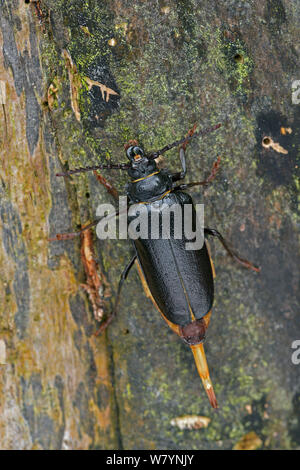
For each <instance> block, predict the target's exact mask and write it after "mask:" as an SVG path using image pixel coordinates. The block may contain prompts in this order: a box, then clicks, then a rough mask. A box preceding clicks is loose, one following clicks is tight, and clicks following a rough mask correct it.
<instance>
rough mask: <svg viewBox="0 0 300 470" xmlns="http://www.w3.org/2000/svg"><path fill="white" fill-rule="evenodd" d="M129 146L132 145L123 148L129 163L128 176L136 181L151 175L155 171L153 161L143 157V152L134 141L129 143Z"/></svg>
mask: <svg viewBox="0 0 300 470" xmlns="http://www.w3.org/2000/svg"><path fill="white" fill-rule="evenodd" d="M130 144H132V145H129V146H126V147H125V150H126V155H127V158H128V160H129V161H130V163H131V166H130V169H129V171H128V173H129V176H131V177H132V178H135V179H136V178H142V177H144V176H147V175H149V174H151V173H152V172H153V171H154V170H155V169H156V163H155V161H154V160H149V158H147V157H146V156H145V152H144V150H143V149H142V148H141V147H139V145H138V143H137V142H136V141H131V142H130Z"/></svg>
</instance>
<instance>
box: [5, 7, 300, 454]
mask: <svg viewBox="0 0 300 470" xmlns="http://www.w3.org/2000/svg"><path fill="white" fill-rule="evenodd" d="M299 23H300V4H299V2H298V1H297V0H292V1H291V0H289V1H287V0H267V1H258V0H249V1H243V2H241V1H236V0H227V1H224V2H218V1H215V0H213V1H212V0H209V1H208V0H205V1H200V0H189V1H186V0H169V1H166V2H164V1H160V0H153V1H152V0H151V1H147V2H145V1H142V0H139V1H135V2H132V1H127V0H110V1H107V2H99V1H96V0H87V1H82V0H80V1H79V0H40V1H33V0H32V1H29V0H28V1H23V0H11V1H5V0H0V25H1V35H0V42H1V44H0V47H1V50H2V54H1V57H0V85H1V88H0V90H1V93H0V101H1V103H0V106H1V108H0V116H1V133H0V139H1V141H0V145H1V168H0V196H1V200H0V223H1V244H0V305H1V317H0V342H1V343H0V346H1V347H0V359H1V361H0V362H2V364H1V365H0V374H1V375H0V448H1V449H95V448H99V449H121V448H123V449H231V448H233V447H234V446H235V445H236V444H237V443H238V442H239V441H240V440H241V439H242V437H243V436H245V435H246V434H249V433H253V432H254V433H256V435H257V436H258V437H259V439H258V440H257V441H258V442H259V444H258V445H260V446H261V448H265V449H267V448H271V449H279V448H281V449H291V448H297V447H299V446H300V380H299V367H300V366H299V365H298V366H297V365H294V364H293V363H292V361H291V355H292V352H293V350H292V348H291V345H292V342H293V341H294V340H296V339H300V331H299V330H300V328H299V311H298V309H297V300H298V299H297V294H298V288H299V277H298V267H299V257H298V258H297V254H298V252H297V249H296V247H297V232H296V224H297V221H299V219H297V195H298V188H299V186H298V185H299V183H298V180H297V179H296V171H297V168H298V167H297V155H299V123H300V105H299V104H298V105H296V104H293V102H292V99H291V96H292V83H293V81H294V80H296V79H300V77H299V68H298V67H299V54H300V48H299V42H298V31H299V27H300V24H299ZM100 85H101V86H100ZM113 92H114V93H113ZM194 122H198V123H199V126H200V127H208V126H210V125H213V124H215V123H218V122H222V123H223V126H222V128H221V129H220V130H219V131H218V132H217V133H214V134H211V135H209V136H207V137H206V138H204V139H195V140H194V141H192V143H191V144H190V145H189V146H188V149H187V155H188V178H187V180H189V181H192V180H197V179H199V178H202V179H203V176H205V175H206V174H207V173H208V171H209V169H210V168H211V165H212V163H213V161H214V160H215V159H216V158H217V157H218V156H221V169H220V172H219V174H218V176H217V178H216V180H215V181H214V183H213V184H212V185H211V186H209V187H208V188H206V189H205V190H204V191H203V190H197V189H195V190H194V191H193V195H194V198H195V201H196V202H204V204H205V219H206V225H207V226H209V227H215V228H217V229H218V230H220V231H221V232H222V233H223V235H224V236H226V237H227V238H228V239H229V240H230V241H231V242H232V244H233V245H234V246H235V247H236V248H237V249H238V251H239V252H240V253H241V254H242V255H243V256H244V257H247V258H249V259H251V260H252V261H254V262H256V263H257V264H259V265H260V266H261V273H260V274H256V273H253V272H249V271H247V270H246V269H243V268H241V267H238V266H235V265H234V263H233V262H232V261H231V260H230V259H229V258H228V256H226V254H225V253H224V252H223V250H222V248H221V247H220V246H219V245H218V244H217V242H215V244H214V246H213V247H212V248H213V258H214V261H215V266H216V272H217V279H216V299H215V307H214V312H213V315H212V320H211V326H210V328H209V334H208V338H207V341H206V351H207V358H208V362H209V364H210V370H211V376H212V380H213V382H214V384H215V389H216V394H217V397H218V401H219V403H220V405H221V407H220V410H219V412H218V413H216V412H214V411H213V410H212V409H210V406H209V403H208V401H207V398H206V396H205V393H204V391H203V390H202V386H201V383H200V379H199V377H198V376H197V372H196V369H195V366H194V364H193V358H192V355H191V353H190V351H189V350H188V348H187V347H185V345H184V344H183V343H182V342H181V341H180V340H179V339H178V338H177V337H176V336H175V335H174V334H173V333H172V332H171V331H169V329H168V328H167V326H166V325H165V324H164V322H163V320H162V319H161V318H160V316H159V314H158V313H157V312H156V311H155V309H154V307H153V305H152V304H151V302H150V300H148V299H146V298H145V296H144V293H143V290H142V287H141V284H140V281H139V278H138V275H137V273H136V272H134V271H133V272H132V273H131V274H130V276H129V279H128V281H127V285H126V288H125V290H124V295H123V297H122V301H121V309H120V312H121V313H120V315H119V318H118V319H117V320H116V321H114V323H113V324H111V326H110V327H109V329H108V331H107V332H106V333H105V334H104V335H102V336H101V337H99V338H96V337H94V336H93V332H94V331H95V330H96V328H97V322H96V321H95V320H94V319H93V312H92V308H91V305H90V302H89V299H88V296H87V294H86V292H85V291H84V290H83V289H82V287H81V286H80V284H82V283H83V282H85V273H84V269H83V265H82V262H81V259H80V240H78V239H75V240H71V241H62V242H52V243H51V244H49V242H48V241H47V238H48V237H49V236H53V235H54V234H56V233H58V232H65V231H74V229H76V227H77V226H79V224H84V223H86V222H87V221H88V220H93V219H94V218H95V211H96V207H97V205H98V204H99V203H100V202H105V201H106V202H109V203H113V200H112V198H111V196H110V195H108V194H107V192H106V191H105V189H104V188H103V187H102V186H101V185H100V184H99V182H97V181H96V178H95V177H94V175H93V174H86V175H83V176H78V177H73V178H72V179H68V180H64V179H63V178H61V179H59V178H56V177H55V173H56V172H57V171H58V170H61V169H62V167H64V168H66V165H68V166H69V168H75V167H79V166H86V165H91V164H96V163H97V162H104V161H105V160H110V159H111V161H113V162H124V161H126V157H125V154H124V149H123V144H124V143H125V142H126V141H128V140H129V139H137V140H138V141H139V142H140V143H141V144H142V145H143V146H144V148H145V149H148V150H157V149H158V148H161V147H162V146H163V145H165V144H166V143H170V142H172V141H174V140H176V139H177V138H180V137H182V135H184V134H185V133H186V131H187V130H188V129H189V128H190V127H192V125H193V124H194ZM289 128H290V129H291V133H290V132H289V130H285V131H284V130H283V129H289ZM264 137H269V138H271V139H272V140H273V142H274V143H275V144H277V145H275V146H273V147H269V148H265V147H263V146H262V140H263V138H264ZM283 150H284V152H283ZM165 166H168V167H169V168H170V167H172V168H178V166H179V159H178V152H177V150H174V151H172V152H170V155H169V156H168V157H166V159H165ZM103 174H104V176H105V177H107V178H108V179H109V180H110V181H111V182H113V183H114V184H115V186H116V187H117V188H118V189H119V190H120V191H121V193H122V194H124V189H123V188H124V184H125V182H126V174H124V172H119V171H111V172H103ZM94 241H95V247H96V252H97V261H98V263H99V265H100V267H101V270H102V272H103V273H105V275H106V276H107V278H108V280H109V282H110V284H111V288H112V291H113V292H114V293H115V292H116V289H117V283H118V278H119V275H120V273H121V271H122V269H123V266H124V265H125V263H126V262H127V261H128V260H129V258H130V253H131V246H130V243H129V242H127V241H118V240H110V241H105V242H104V241H101V242H100V241H99V240H97V239H96V237H95V240H94ZM109 308H110V307H109V306H108V307H107V309H108V311H109ZM183 415H201V416H205V417H207V418H210V421H209V419H208V420H206V421H205V422H206V423H207V426H206V427H203V428H202V429H197V430H182V429H180V428H179V427H178V426H173V425H172V424H171V421H172V420H173V423H174V422H175V423H176V422H177V421H176V418H178V417H180V416H183Z"/></svg>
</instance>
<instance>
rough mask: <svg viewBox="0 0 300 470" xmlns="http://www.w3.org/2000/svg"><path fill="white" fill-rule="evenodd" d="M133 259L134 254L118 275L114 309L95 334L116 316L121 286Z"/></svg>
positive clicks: (102, 329) (98, 333) (100, 331)
mask: <svg viewBox="0 0 300 470" xmlns="http://www.w3.org/2000/svg"><path fill="white" fill-rule="evenodd" d="M135 260H136V255H134V256H133V257H132V259H131V260H130V261H129V263H128V264H127V265H126V267H125V269H124V270H123V272H122V274H121V277H120V281H119V286H118V292H117V296H116V301H115V305H114V309H113V311H112V312H111V314H110V315H109V316H108V318H107V320H106V321H105V322H103V323H102V325H101V326H100V328H99V329H98V330H97V331H96V333H94V335H95V336H99V335H100V334H101V333H102V332H103V331H104V330H105V329H106V328H107V327H108V325H109V324H110V323H111V322H112V320H113V319H114V318H115V317H116V315H117V313H118V308H119V304H120V298H121V291H122V287H123V284H124V282H125V280H126V278H127V276H128V274H129V271H130V269H131V268H132V266H133V265H134V262H135Z"/></svg>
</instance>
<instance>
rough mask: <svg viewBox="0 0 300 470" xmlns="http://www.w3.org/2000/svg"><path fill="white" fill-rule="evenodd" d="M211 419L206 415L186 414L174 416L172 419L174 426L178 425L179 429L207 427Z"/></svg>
mask: <svg viewBox="0 0 300 470" xmlns="http://www.w3.org/2000/svg"><path fill="white" fill-rule="evenodd" d="M210 421H211V419H210V418H207V417H206V416H197V415H186V416H180V417H178V418H174V419H172V420H171V425H172V426H177V427H178V428H179V429H181V430H183V429H201V428H207V426H208V425H209V423H210Z"/></svg>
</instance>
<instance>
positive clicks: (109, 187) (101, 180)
mask: <svg viewBox="0 0 300 470" xmlns="http://www.w3.org/2000/svg"><path fill="white" fill-rule="evenodd" d="M93 173H94V175H95V176H96V178H97V180H98V181H99V183H100V184H102V185H103V186H104V187H105V188H106V189H107V192H108V193H109V194H111V195H112V197H113V198H114V200H115V201H119V192H118V190H117V189H116V188H115V187H114V186H113V185H112V184H111V183H110V182H109V181H107V179H106V178H104V176H102V175H100V173H98V172H97V171H96V170H94V171H93Z"/></svg>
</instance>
